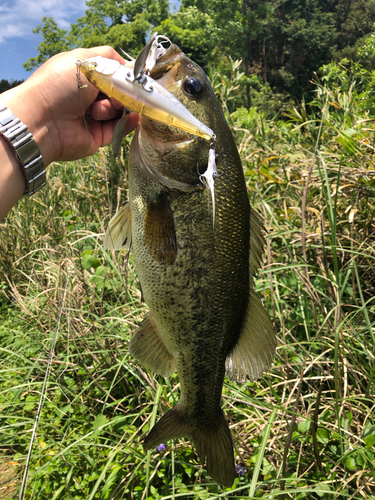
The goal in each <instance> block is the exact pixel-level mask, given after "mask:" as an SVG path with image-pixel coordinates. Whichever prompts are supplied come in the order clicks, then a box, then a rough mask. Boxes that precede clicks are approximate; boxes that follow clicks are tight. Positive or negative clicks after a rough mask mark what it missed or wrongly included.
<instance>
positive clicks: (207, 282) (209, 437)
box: [106, 45, 275, 486]
mask: <svg viewBox="0 0 375 500" xmlns="http://www.w3.org/2000/svg"><path fill="white" fill-rule="evenodd" d="M151 76H152V77H153V78H155V79H157V80H158V82H159V83H160V84H161V85H163V86H164V87H165V88H167V90H169V91H170V92H171V93H173V94H174V95H175V96H176V97H177V98H178V99H179V100H180V101H181V102H182V103H183V104H184V105H185V106H186V107H187V109H189V111H190V112H191V113H192V114H193V115H195V116H196V117H197V118H198V119H199V120H200V121H202V122H203V123H204V124H206V125H207V126H209V127H211V128H212V130H214V131H215V134H216V151H217V152H218V154H217V162H216V166H217V172H218V177H217V178H215V204H216V208H215V224H214V226H213V224H212V218H213V214H212V206H211V201H210V197H209V196H208V192H207V189H206V188H205V187H204V186H203V185H202V183H201V182H200V180H199V176H200V173H199V172H202V171H203V170H204V169H205V168H207V158H208V148H209V146H208V144H207V143H206V142H205V141H204V140H203V139H201V138H199V137H192V136H191V135H188V134H182V133H181V132H180V131H177V130H175V129H172V128H170V127H166V126H165V125H161V124H158V123H156V122H153V121H151V120H148V119H142V122H141V124H140V126H139V127H138V129H137V130H136V134H135V138H134V140H133V142H132V145H131V150H130V157H129V203H130V210H126V211H124V212H123V213H125V212H126V216H125V218H126V219H127V221H126V223H125V221H124V222H123V224H121V223H119V221H118V219H119V218H121V217H123V215H121V212H119V216H115V217H114V218H113V219H112V221H111V223H110V225H109V229H108V231H107V233H108V235H109V236H107V235H106V240H107V243H108V241H110V240H111V239H113V241H115V240H116V241H117V240H118V241H126V240H127V239H129V238H128V237H127V236H126V234H122V235H121V237H120V236H118V235H117V234H116V231H118V230H120V232H121V227H123V228H124V232H125V233H126V232H129V227H130V226H131V235H129V236H130V237H131V241H132V249H133V253H134V259H135V264H136V268H137V272H138V276H139V280H140V283H141V286H142V292H143V296H144V298H145V302H146V304H147V305H148V307H149V309H150V312H149V314H148V315H147V316H146V318H145V320H144V322H143V323H142V325H141V326H140V328H139V329H138V330H137V332H136V333H135V334H134V335H133V337H132V339H131V342H130V352H131V354H132V355H134V356H135V357H136V358H137V359H139V360H140V361H141V362H142V363H143V364H144V365H145V366H147V367H148V368H150V369H152V370H154V371H156V372H157V373H161V374H162V375H164V376H169V375H171V374H172V373H173V372H174V370H175V369H176V370H177V372H178V375H179V381H180V400H179V402H178V403H177V405H176V406H175V407H174V408H173V409H172V410H170V411H169V412H167V413H166V414H165V415H164V417H162V419H161V420H159V422H158V423H157V424H156V425H155V426H154V427H153V429H152V430H151V432H150V434H149V435H148V436H147V437H146V440H145V442H144V447H145V449H150V448H152V447H154V446H157V445H158V444H160V443H161V442H166V441H167V440H169V439H173V438H178V437H186V438H189V439H190V440H191V441H192V442H193V443H194V445H195V447H196V449H197V452H198V455H199V456H200V459H201V460H202V462H206V463H207V470H208V473H209V474H210V475H211V476H212V478H213V479H214V480H215V481H217V482H218V483H219V484H223V485H224V486H230V485H231V484H232V483H233V481H234V477H235V468H234V459H233V446H232V439H231V435H230V431H229V428H228V425H227V423H226V421H225V417H224V414H223V412H222V409H221V393H222V386H223V382H224V376H225V371H226V369H227V372H228V374H229V375H230V376H231V378H240V379H241V378H245V377H246V376H249V377H250V378H253V379H254V378H257V377H259V376H260V374H261V373H262V371H263V370H265V369H267V368H268V367H269V366H270V364H271V363H272V358H273V354H274V349H275V335H274V332H273V329H272V325H271V322H270V320H269V318H268V315H267V313H266V312H265V310H264V309H263V307H262V305H261V303H260V301H259V299H258V298H257V297H256V296H255V295H251V291H250V289H251V276H250V267H252V268H254V267H257V266H258V260H260V257H259V249H260V250H261V249H262V246H263V244H264V239H263V237H262V235H261V233H260V230H259V227H260V223H259V221H258V220H257V218H256V216H255V215H254V214H251V212H250V204H249V199H248V194H247V189H246V184H245V180H244V175H243V169H242V165H241V161H240V158H239V155H238V151H237V148H236V146H235V143H234V141H233V138H232V135H231V132H230V130H229V127H228V125H227V123H226V121H225V118H224V116H223V113H222V111H221V108H220V106H219V104H218V102H217V100H216V98H215V95H214V93H213V91H212V89H211V87H210V85H209V82H208V80H207V78H206V76H205V74H204V72H203V70H202V69H201V68H200V67H199V66H198V65H196V64H195V63H193V62H192V61H191V60H190V59H188V58H187V56H186V55H185V54H183V53H182V52H181V51H180V49H179V48H178V47H177V46H175V45H172V46H171V47H170V48H169V49H168V50H167V52H166V53H165V54H164V55H163V56H162V57H161V59H160V60H159V61H158V62H157V64H156V66H155V68H154V70H153V72H152V73H151ZM202 88H203V90H202ZM197 89H198V90H197ZM197 165H198V166H197ZM129 218H131V224H129ZM251 219H252V220H253V221H255V223H253V224H251V223H250V222H251ZM251 226H252V227H253V230H252V232H253V233H254V237H255V238H256V241H257V245H256V249H255V250H253V254H254V255H253V257H252V254H251V252H250V241H251V231H250V229H251ZM111 228H113V230H112V233H111ZM118 228H120V229H118ZM115 229H116V231H115ZM125 236H126V238H125ZM107 246H108V247H111V244H110V243H109V244H107ZM112 246H113V247H115V245H112ZM120 246H121V245H120ZM254 260H255V262H256V264H254V262H253V261H254ZM252 262H253V263H252ZM250 295H251V300H250ZM252 307H256V310H255V309H254V311H253V310H252ZM254 318H256V321H255V320H254ZM254 346H256V350H255V349H254Z"/></svg>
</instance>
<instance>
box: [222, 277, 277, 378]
mask: <svg viewBox="0 0 375 500" xmlns="http://www.w3.org/2000/svg"><path fill="white" fill-rule="evenodd" d="M250 279H251V278H250ZM275 349H276V335H275V331H274V329H273V326H272V323H271V320H270V317H269V315H268V313H267V311H266V310H265V308H264V307H263V304H262V302H261V301H260V299H259V297H258V295H257V294H256V293H255V291H254V289H253V288H252V287H250V297H249V302H248V306H247V310H246V316H245V319H244V322H243V325H242V329H241V332H240V335H239V338H238V340H237V343H236V344H235V345H234V347H233V348H232V350H231V351H230V352H229V354H228V356H227V359H226V364H225V368H226V372H227V375H228V377H229V378H230V379H231V380H234V381H239V382H244V381H245V380H246V379H247V378H248V379H250V380H257V379H258V378H259V377H260V376H261V375H262V373H263V372H264V371H266V370H268V368H269V367H270V366H271V364H272V362H273V359H274V356H275Z"/></svg>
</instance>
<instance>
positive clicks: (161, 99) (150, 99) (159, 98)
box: [76, 56, 214, 141]
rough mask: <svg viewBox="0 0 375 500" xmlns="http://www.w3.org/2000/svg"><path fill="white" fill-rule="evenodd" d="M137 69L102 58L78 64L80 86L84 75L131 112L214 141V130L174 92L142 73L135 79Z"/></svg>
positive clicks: (97, 57)
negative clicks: (188, 108)
mask: <svg viewBox="0 0 375 500" xmlns="http://www.w3.org/2000/svg"><path fill="white" fill-rule="evenodd" d="M133 65H134V63H133V61H131V62H129V63H128V64H126V63H125V64H121V63H120V62H119V61H116V60H114V59H107V58H105V57H102V56H96V57H91V58H89V59H86V60H84V61H82V60H77V61H76V66H77V78H78V86H79V87H80V76H79V73H80V71H82V73H83V74H84V75H85V76H86V78H87V79H88V80H89V81H90V82H91V83H92V84H93V85H94V86H95V87H96V88H97V89H98V90H100V91H101V92H103V93H104V94H106V95H107V96H108V97H110V98H113V99H115V100H116V101H118V102H119V103H120V104H122V105H123V106H124V107H125V108H127V109H129V110H130V111H134V112H135V113H138V114H139V115H140V116H145V117H147V118H150V119H152V120H155V121H157V122H160V123H163V124H164V125H168V126H170V127H175V128H177V129H180V130H182V131H184V132H188V133H190V134H193V135H196V136H199V137H202V138H203V139H205V140H207V141H211V140H212V138H213V136H214V132H213V130H211V129H210V128H209V127H207V126H206V125H205V124H204V123H202V122H201V121H199V120H198V119H197V118H196V117H195V116H194V115H193V114H191V113H190V111H188V110H187V109H186V107H185V106H184V105H183V104H182V103H181V102H180V101H179V100H178V99H177V98H176V97H175V96H174V95H173V94H172V93H171V92H169V91H168V90H166V89H165V88H164V87H163V86H162V85H160V84H159V83H158V82H157V81H156V80H154V79H153V78H151V77H150V76H149V75H147V74H146V73H144V72H142V71H141V73H140V75H139V76H138V77H137V78H135V76H134V69H133Z"/></svg>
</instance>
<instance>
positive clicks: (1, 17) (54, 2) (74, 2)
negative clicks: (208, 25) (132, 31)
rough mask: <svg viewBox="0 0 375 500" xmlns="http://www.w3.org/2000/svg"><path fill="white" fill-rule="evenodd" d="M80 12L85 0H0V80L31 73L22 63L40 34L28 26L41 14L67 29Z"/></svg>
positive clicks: (174, 7)
mask: <svg viewBox="0 0 375 500" xmlns="http://www.w3.org/2000/svg"><path fill="white" fill-rule="evenodd" d="M179 4H180V2H179V1H178V0H171V1H170V5H171V10H172V11H175V10H178V7H179ZM84 13H85V0H0V26H1V27H0V80H2V79H3V78H4V79H5V80H8V81H10V80H26V79H27V78H28V77H29V76H30V75H31V73H30V72H28V71H26V70H25V69H24V68H23V67H22V63H24V62H25V61H27V60H28V59H30V57H36V56H37V55H38V45H39V43H40V42H41V41H42V40H43V37H42V35H41V34H35V33H33V31H32V30H33V29H34V28H36V27H37V26H38V24H42V18H43V17H44V16H46V17H53V19H54V20H55V21H56V22H57V24H58V26H59V28H62V29H65V30H68V31H69V29H70V25H71V24H72V23H74V22H75V21H76V20H77V19H78V18H79V17H81V16H83V14H84Z"/></svg>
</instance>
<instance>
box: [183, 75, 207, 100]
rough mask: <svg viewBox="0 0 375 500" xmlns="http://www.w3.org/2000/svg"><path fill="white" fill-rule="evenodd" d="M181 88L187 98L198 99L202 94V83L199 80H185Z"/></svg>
mask: <svg viewBox="0 0 375 500" xmlns="http://www.w3.org/2000/svg"><path fill="white" fill-rule="evenodd" d="M183 88H184V90H185V92H186V93H187V94H188V95H189V96H191V97H198V96H200V95H202V94H203V90H204V83H203V82H202V80H200V79H199V78H186V80H185V81H184V83H183Z"/></svg>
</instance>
